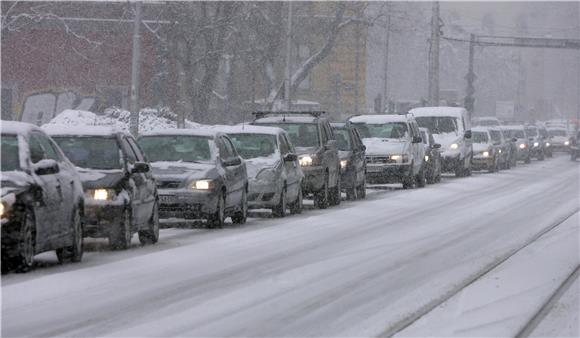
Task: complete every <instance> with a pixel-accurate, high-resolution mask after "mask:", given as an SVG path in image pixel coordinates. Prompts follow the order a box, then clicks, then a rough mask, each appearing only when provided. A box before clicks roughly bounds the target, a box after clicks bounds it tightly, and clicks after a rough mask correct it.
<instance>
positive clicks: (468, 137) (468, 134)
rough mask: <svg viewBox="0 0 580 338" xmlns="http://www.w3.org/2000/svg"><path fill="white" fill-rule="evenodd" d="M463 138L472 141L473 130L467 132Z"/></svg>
mask: <svg viewBox="0 0 580 338" xmlns="http://www.w3.org/2000/svg"><path fill="white" fill-rule="evenodd" d="M463 137H464V138H466V139H468V140H469V139H471V130H468V131H466V132H465V134H463Z"/></svg>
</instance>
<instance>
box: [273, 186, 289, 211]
mask: <svg viewBox="0 0 580 338" xmlns="http://www.w3.org/2000/svg"><path fill="white" fill-rule="evenodd" d="M286 208H287V205H286V187H284V188H282V190H281V192H280V201H279V202H278V204H277V205H276V206H275V207H273V208H272V215H274V217H280V218H282V217H286Z"/></svg>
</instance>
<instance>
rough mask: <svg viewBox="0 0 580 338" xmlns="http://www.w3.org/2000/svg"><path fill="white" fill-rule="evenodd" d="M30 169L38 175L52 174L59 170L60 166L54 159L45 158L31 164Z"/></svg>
mask: <svg viewBox="0 0 580 338" xmlns="http://www.w3.org/2000/svg"><path fill="white" fill-rule="evenodd" d="M32 170H34V173H35V174H36V175H38V176H42V175H53V174H58V173H59V172H60V167H59V166H58V163H57V162H56V161H55V160H51V159H45V160H40V161H38V163H35V164H33V165H32Z"/></svg>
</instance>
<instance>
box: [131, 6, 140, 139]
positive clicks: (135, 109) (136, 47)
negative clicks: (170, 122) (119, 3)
mask: <svg viewBox="0 0 580 338" xmlns="http://www.w3.org/2000/svg"><path fill="white" fill-rule="evenodd" d="M141 5H142V2H141V1H137V2H136V4H135V7H136V8H135V30H134V31H133V59H132V63H131V118H130V121H129V130H130V131H131V134H133V136H135V137H137V135H138V134H139V70H140V68H141V67H140V66H141V35H140V28H141Z"/></svg>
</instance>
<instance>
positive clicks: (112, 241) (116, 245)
mask: <svg viewBox="0 0 580 338" xmlns="http://www.w3.org/2000/svg"><path fill="white" fill-rule="evenodd" d="M132 237H133V234H132V233H131V209H129V208H125V210H124V211H123V220H122V222H121V223H120V224H118V225H117V226H114V227H113V228H112V229H111V233H110V234H109V245H110V246H111V249H113V250H127V248H129V247H130V246H131V238H132Z"/></svg>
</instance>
